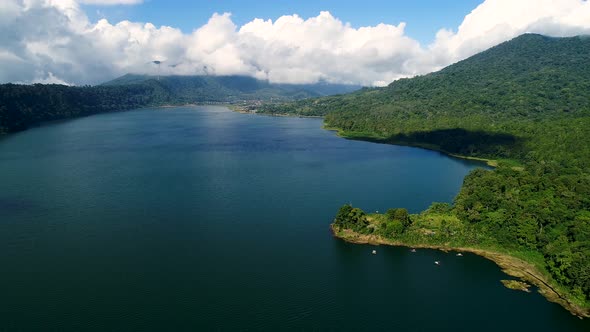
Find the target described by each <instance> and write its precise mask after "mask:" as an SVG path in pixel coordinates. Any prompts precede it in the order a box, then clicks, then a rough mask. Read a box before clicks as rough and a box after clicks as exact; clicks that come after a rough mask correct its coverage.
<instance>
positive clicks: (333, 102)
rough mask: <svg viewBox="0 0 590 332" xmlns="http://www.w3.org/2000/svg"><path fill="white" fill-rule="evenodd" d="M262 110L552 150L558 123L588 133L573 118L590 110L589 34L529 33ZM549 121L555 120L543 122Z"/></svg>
mask: <svg viewBox="0 0 590 332" xmlns="http://www.w3.org/2000/svg"><path fill="white" fill-rule="evenodd" d="M261 112H267V113H297V114H304V115H324V116H325V117H326V123H327V125H328V126H330V127H334V128H338V129H340V130H343V131H344V133H345V134H348V135H356V136H367V137H373V138H379V139H385V140H389V141H391V142H397V143H408V142H410V141H411V142H413V143H414V144H417V143H423V144H424V145H426V146H428V147H432V148H437V149H440V150H443V151H446V152H450V153H458V154H469V155H472V156H480V157H488V158H505V157H509V158H517V159H521V158H524V157H526V155H527V154H528V153H529V152H530V151H531V150H539V149H537V148H536V147H540V146H543V149H541V150H543V151H547V154H551V153H556V152H559V151H556V150H555V149H554V148H553V147H556V145H555V144H552V143H551V142H547V139H549V137H551V136H553V137H554V138H557V137H560V138H561V139H565V137H564V135H563V133H562V132H561V128H563V126H571V125H573V126H574V128H575V133H572V134H575V135H576V136H586V134H587V133H588V132H587V130H586V129H585V128H587V127H588V126H582V125H581V124H580V125H579V122H584V123H586V124H587V121H588V120H587V116H588V114H590V38H588V37H573V38H550V37H545V36H540V35H533V34H527V35H523V36H520V37H518V38H515V39H513V40H511V41H508V42H506V43H503V44H500V45H498V46H496V47H493V48H491V49H489V50H487V51H485V52H482V53H480V54H477V55H475V56H473V57H471V58H468V59H466V60H464V61H461V62H459V63H456V64H454V65H451V66H449V67H447V68H445V69H443V70H441V71H439V72H435V73H432V74H428V75H424V76H419V77H415V78H411V79H402V80H398V81H395V82H393V83H391V84H390V85H389V86H387V87H384V88H373V89H363V90H360V91H358V92H356V93H352V94H348V95H343V96H332V97H324V98H316V99H310V100H302V101H297V102H294V103H283V104H276V103H275V104H268V105H265V106H264V107H262V108H261ZM549 121H558V122H560V123H561V125H560V126H555V125H551V126H544V124H545V123H546V122H549ZM455 129H462V130H464V132H463V134H462V133H459V132H457V131H456V130H455ZM547 130H548V131H549V132H546V131H547ZM433 131H436V135H435V136H432V135H431V134H432V132H433ZM465 131H468V132H465ZM445 132H447V133H448V135H445ZM480 133H484V134H485V135H483V136H482V137H479V134H480ZM498 133H500V134H502V135H512V136H513V137H512V139H507V137H503V138H499V139H498V138H497V137H495V135H496V134H498ZM541 137H543V139H541ZM563 143H566V141H564V142H563ZM568 143H574V144H575V143H576V140H573V142H568ZM550 146H551V147H550ZM577 148H582V149H584V147H581V146H579V147H577ZM537 152H538V151H537Z"/></svg>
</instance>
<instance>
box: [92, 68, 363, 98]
mask: <svg viewBox="0 0 590 332" xmlns="http://www.w3.org/2000/svg"><path fill="white" fill-rule="evenodd" d="M146 82H152V83H154V82H155V83H157V84H160V85H162V86H164V87H166V89H167V90H168V91H170V93H171V94H172V95H173V96H174V98H175V99H176V101H177V102H182V103H202V102H237V101H243V100H251V101H258V100H267V101H270V100H274V101H290V100H297V99H303V98H310V97H319V96H326V95H331V94H336V93H345V92H351V91H354V90H357V89H358V88H359V87H358V86H354V85H343V84H327V83H317V84H302V85H297V84H272V83H269V82H268V81H262V80H258V79H255V78H253V77H248V76H162V77H160V78H157V77H153V76H147V75H133V74H127V75H125V76H122V77H119V78H117V79H115V80H113V81H110V82H107V83H104V84H103V85H106V86H121V85H123V86H124V85H129V84H145V83H146Z"/></svg>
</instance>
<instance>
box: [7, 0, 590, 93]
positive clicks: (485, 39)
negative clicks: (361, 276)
mask: <svg viewBox="0 0 590 332" xmlns="http://www.w3.org/2000/svg"><path fill="white" fill-rule="evenodd" d="M80 2H83V3H90V2H93V3H100V4H114V3H117V4H123V3H137V2H140V1H135V0H81V1H75V0H2V1H1V2H0V29H2V31H3V33H2V34H0V61H1V62H0V82H16V81H26V82H35V81H52V82H60V81H61V82H72V83H75V84H87V83H99V82H102V81H105V80H109V79H112V78H114V77H116V76H118V75H122V74H125V73H127V72H135V73H152V74H154V73H156V71H157V70H160V71H161V73H162V74H186V75H188V74H215V75H227V74H243V75H251V76H254V77H257V78H262V79H269V80H271V81H273V82H291V83H308V82H315V81H318V80H325V81H329V82H344V83H357V84H365V85H384V84H387V83H389V82H391V81H392V80H394V79H398V78H401V77H408V76H413V75H416V74H423V73H427V72H430V71H433V70H436V69H439V68H442V67H444V66H446V65H449V64H451V63H453V62H456V61H458V60H461V59H464V58H466V57H468V56H471V55H473V54H475V53H477V52H479V51H482V50H484V49H487V48H489V47H490V46H493V45H495V44H498V43H500V42H502V41H505V40H508V39H511V38H513V37H516V36H518V35H520V34H522V33H525V32H536V33H542V34H547V35H552V36H570V35H576V34H588V33H590V3H589V2H588V1H583V0H559V1H552V0H519V1H513V0H486V1H484V2H483V3H482V4H481V5H479V6H478V7H477V8H475V9H474V10H473V11H472V12H471V13H470V14H469V15H467V16H466V17H465V19H464V21H463V22H462V24H461V25H460V26H459V27H458V28H457V30H456V31H452V30H450V29H441V30H440V31H439V32H438V33H437V35H436V39H435V41H434V42H433V43H432V44H431V45H427V46H425V45H420V44H419V43H418V42H417V41H416V40H414V39H412V38H410V37H408V36H407V35H406V34H405V26H406V24H405V23H403V22H402V23H399V24H397V25H392V24H383V23H382V24H378V25H376V26H370V27H361V28H353V27H351V26H350V24H348V23H345V22H342V21H340V20H339V19H337V18H335V17H334V16H332V15H331V14H330V13H329V12H321V13H320V14H319V15H318V16H316V17H311V18H307V19H304V18H302V17H299V16H297V15H286V16H282V17H279V18H278V19H276V20H274V21H273V20H263V19H254V20H252V21H251V22H249V23H247V24H244V25H243V26H241V27H238V26H236V24H235V23H234V22H233V21H232V19H231V15H230V14H227V13H225V14H213V15H212V16H211V18H210V19H209V21H208V22H207V23H206V24H205V25H203V26H201V27H199V28H197V29H195V30H194V31H193V32H192V33H188V34H187V33H183V32H182V31H180V30H179V29H176V28H173V27H168V26H161V27H156V26H154V25H153V24H151V23H139V22H129V21H122V22H118V23H116V24H114V23H110V22H108V21H107V20H105V19H102V20H99V21H98V22H90V21H89V19H88V18H87V16H86V14H85V13H84V12H83V10H82V9H81V8H80V6H79V3H80ZM154 60H160V61H163V62H162V64H161V65H160V66H159V68H158V66H157V65H155V64H154V63H153V61H154Z"/></svg>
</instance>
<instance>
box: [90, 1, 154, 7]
mask: <svg viewBox="0 0 590 332" xmlns="http://www.w3.org/2000/svg"><path fill="white" fill-rule="evenodd" d="M142 2H143V0H80V3H81V4H85V5H97V6H113V5H136V4H138V3H142Z"/></svg>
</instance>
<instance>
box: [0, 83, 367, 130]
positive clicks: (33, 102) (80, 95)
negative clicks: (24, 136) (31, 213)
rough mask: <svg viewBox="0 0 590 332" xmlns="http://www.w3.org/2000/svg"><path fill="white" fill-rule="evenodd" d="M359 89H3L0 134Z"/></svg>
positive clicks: (257, 86)
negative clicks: (180, 107) (157, 109)
mask: <svg viewBox="0 0 590 332" xmlns="http://www.w3.org/2000/svg"><path fill="white" fill-rule="evenodd" d="M355 88H356V87H354V86H347V85H335V84H325V83H320V84H308V85H289V84H270V83H268V82H266V81H260V80H256V79H254V78H250V77H243V76H170V77H166V76H164V77H161V78H160V79H157V78H154V77H150V76H141V75H125V76H123V77H120V78H118V79H116V80H114V81H111V82H108V83H105V84H103V85H100V86H95V87H90V86H86V87H68V86H64V85H54V84H52V85H42V84H35V85H15V84H4V85H0V134H3V133H10V132H15V131H19V130H23V129H26V128H28V127H30V126H33V125H37V124H39V123H42V122H45V121H52V120H60V119H67V118H72V117H78V116H85V115H90V114H96V113H103V112H112V111H122V110H128V109H133V108H138V107H145V106H160V105H166V104H186V103H233V102H238V101H259V100H295V99H300V98H308V97H314V96H321V95H323V94H324V93H331V92H346V91H351V89H355ZM254 103H255V102H254Z"/></svg>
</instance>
